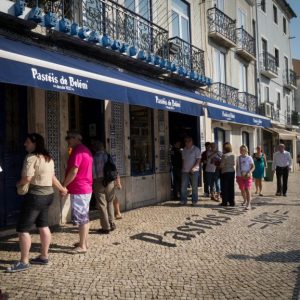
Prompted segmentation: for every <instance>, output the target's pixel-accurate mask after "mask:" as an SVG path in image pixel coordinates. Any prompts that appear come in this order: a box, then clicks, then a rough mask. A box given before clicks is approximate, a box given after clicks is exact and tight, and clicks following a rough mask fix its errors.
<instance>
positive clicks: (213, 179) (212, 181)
mask: <svg viewBox="0 0 300 300" xmlns="http://www.w3.org/2000/svg"><path fill="white" fill-rule="evenodd" d="M206 176H207V181H208V187H209V193H210V194H212V193H213V192H217V193H220V191H221V189H220V171H219V170H216V172H206Z"/></svg>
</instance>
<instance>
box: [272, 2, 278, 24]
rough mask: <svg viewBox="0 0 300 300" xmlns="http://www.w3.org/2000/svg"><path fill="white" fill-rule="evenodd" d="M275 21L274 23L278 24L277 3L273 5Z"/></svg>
mask: <svg viewBox="0 0 300 300" xmlns="http://www.w3.org/2000/svg"><path fill="white" fill-rule="evenodd" d="M273 21H274V23H276V24H278V13H277V7H276V6H275V5H273Z"/></svg>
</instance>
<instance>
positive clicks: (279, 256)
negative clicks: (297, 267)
mask: <svg viewBox="0 0 300 300" xmlns="http://www.w3.org/2000/svg"><path fill="white" fill-rule="evenodd" d="M227 257H228V258H230V259H239V260H248V259H254V260H256V261H265V262H281V263H300V250H292V251H287V252H270V253H265V254H261V255H259V256H249V255H242V254H230V255H227Z"/></svg>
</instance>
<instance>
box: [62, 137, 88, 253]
mask: <svg viewBox="0 0 300 300" xmlns="http://www.w3.org/2000/svg"><path fill="white" fill-rule="evenodd" d="M66 141H67V142H68V146H69V147H70V148H71V150H72V151H71V154H70V157H69V160H68V164H67V169H66V176H65V180H64V186H66V187H67V189H68V191H69V193H70V194H71V209H72V221H73V224H76V225H78V228H79V242H77V243H75V244H74V247H75V248H74V249H73V253H86V252H87V249H88V234H89V209H90V201H91V196H92V183H93V178H92V165H93V156H92V154H91V152H90V150H89V149H88V148H87V147H86V146H85V145H83V144H82V136H81V134H80V133H79V132H77V131H69V132H68V134H67V136H66Z"/></svg>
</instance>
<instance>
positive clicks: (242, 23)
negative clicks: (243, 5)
mask: <svg viewBox="0 0 300 300" xmlns="http://www.w3.org/2000/svg"><path fill="white" fill-rule="evenodd" d="M237 13H238V16H237V26H238V28H240V27H243V28H244V29H246V18H247V15H246V12H245V11H243V10H242V9H240V8H239V9H238V11H237Z"/></svg>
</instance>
